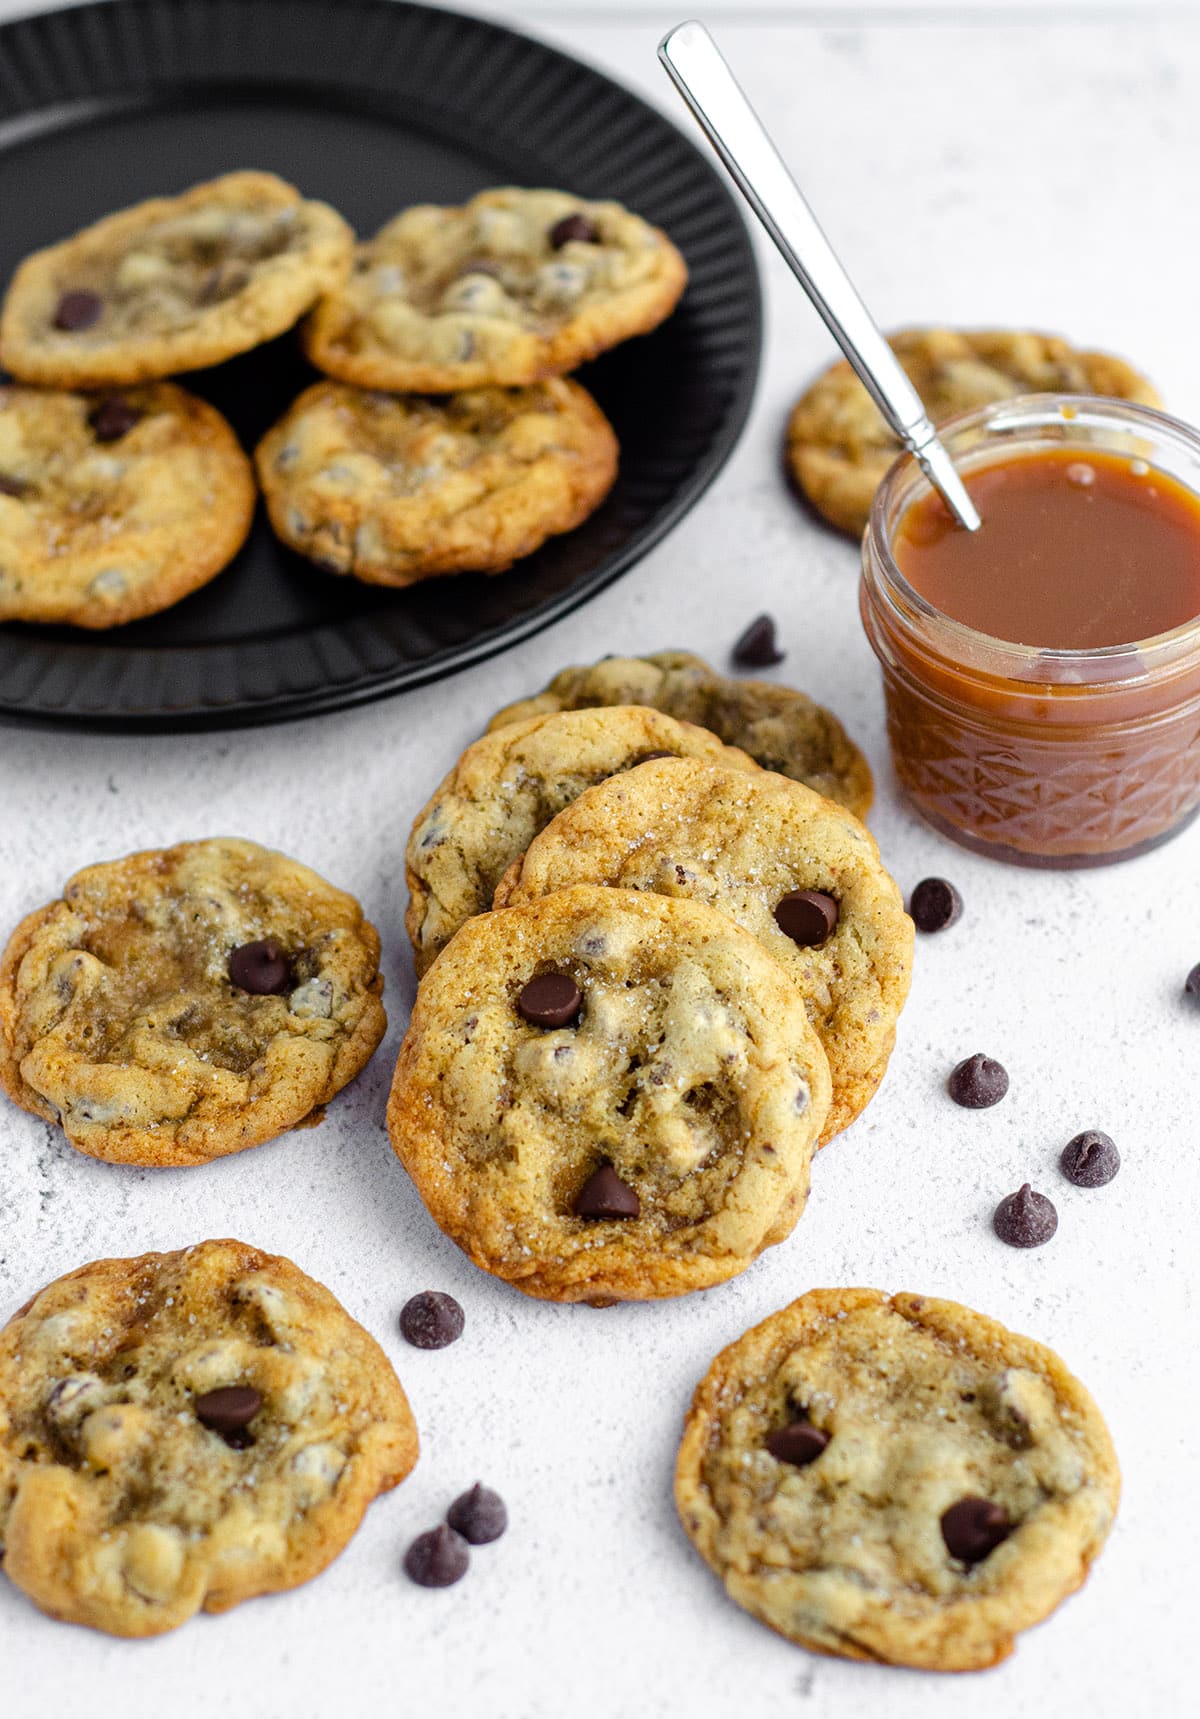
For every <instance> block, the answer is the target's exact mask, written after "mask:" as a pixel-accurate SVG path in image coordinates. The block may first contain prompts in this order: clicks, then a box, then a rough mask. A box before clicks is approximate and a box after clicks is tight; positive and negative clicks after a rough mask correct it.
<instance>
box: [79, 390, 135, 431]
mask: <svg viewBox="0 0 1200 1719" xmlns="http://www.w3.org/2000/svg"><path fill="white" fill-rule="evenodd" d="M141 421H142V414H141V412H140V411H139V410H138V408H137V407H136V406H131V405H130V403H129V401H128V400H126V399H125V398H124V397H123V396H122V395H120V394H110V395H109V396H108V398H107V399H106V400H101V402H100V404H99V405H98V406H93V408H92V410H91V411H90V412H89V413H88V423H89V424H90V425H91V428H92V434H93V435H94V436H95V438H96V440H97V441H98V442H119V441H120V439H121V437H122V436H124V435H127V434H128V433H129V431H130V430H132V429H133V426H134V425H135V424H140V423H141Z"/></svg>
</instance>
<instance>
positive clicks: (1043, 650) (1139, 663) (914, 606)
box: [861, 396, 1200, 867]
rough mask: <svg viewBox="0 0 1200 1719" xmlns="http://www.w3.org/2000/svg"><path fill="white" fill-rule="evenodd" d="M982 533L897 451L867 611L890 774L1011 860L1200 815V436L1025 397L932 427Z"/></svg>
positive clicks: (879, 504) (946, 819)
mask: <svg viewBox="0 0 1200 1719" xmlns="http://www.w3.org/2000/svg"><path fill="white" fill-rule="evenodd" d="M942 435H943V440H944V441H945V442H946V444H947V446H948V448H949V450H950V452H951V454H952V456H953V457H954V459H955V461H956V463H957V465H958V467H959V470H960V472H961V474H962V476H963V478H964V481H965V482H966V484H967V488H968V490H969V491H970V493H971V496H972V499H973V500H974V501H975V503H976V505H977V507H978V508H979V511H980V514H981V517H982V519H983V521H984V523H983V525H982V527H981V528H980V530H979V531H978V532H974V533H969V532H965V531H962V530H961V528H959V527H958V526H956V525H955V524H954V522H953V520H951V519H950V517H949V515H948V514H947V513H946V510H945V508H944V506H943V504H942V503H941V501H940V500H939V498H938V497H937V496H936V495H935V494H934V493H933V492H932V491H931V489H930V487H929V485H928V482H927V480H926V479H925V478H924V476H923V475H922V473H921V472H920V469H919V467H918V466H917V465H916V463H915V462H914V461H912V460H911V459H909V458H907V457H904V458H902V459H901V460H899V461H897V463H896V465H895V466H893V467H892V470H891V471H890V472H889V474H888V476H887V477H886V478H885V479H884V482H883V484H882V485H881V486H880V489H879V492H878V493H877V495H876V498H875V503H874V506H873V509H872V514H871V520H870V523H869V525H868V527H867V532H866V536H865V538H864V541H863V580H862V587H861V607H862V615H863V622H864V626H865V628H866V631H867V636H868V638H869V640H870V642H871V645H872V647H873V648H874V650H875V653H876V655H877V657H878V658H879V661H880V665H881V667H882V670H883V681H884V691H885V696H886V700H887V714H888V738H889V742H890V745H891V750H892V757H893V761H894V763H895V767H896V772H897V775H898V777H899V780H900V783H901V785H902V786H903V788H904V789H905V790H906V792H907V794H908V796H909V798H910V799H911V800H912V802H913V804H914V805H915V806H916V808H917V810H918V811H920V812H921V813H922V815H923V816H924V817H925V818H926V819H927V820H928V821H929V822H930V823H932V824H933V825H934V826H935V827H937V828H938V829H940V830H941V831H943V832H944V833H945V834H947V835H949V836H951V837H953V838H954V839H955V840H957V841H959V842H961V843H963V844H964V845H966V846H968V847H971V848H974V849H976V850H977V851H981V852H984V853H988V854H991V855H994V856H995V857H996V858H1000V859H1007V860H1011V861H1015V862H1017V863H1020V864H1026V865H1041V866H1060V867H1067V866H1084V865H1101V864H1106V863H1108V862H1110V861H1113V860H1117V859H1122V858H1125V857H1128V856H1130V855H1132V854H1135V853H1139V852H1143V851H1144V850H1146V849H1147V848H1150V847H1153V846H1155V845H1157V843H1159V842H1161V841H1164V840H1166V839H1167V838H1168V837H1169V836H1171V835H1173V834H1174V833H1175V832H1176V831H1177V830H1179V829H1181V828H1182V827H1183V825H1184V824H1185V823H1186V822H1187V821H1188V820H1189V819H1190V818H1191V817H1192V816H1194V815H1195V813H1196V812H1197V811H1198V810H1200V436H1198V435H1197V434H1196V433H1195V432H1194V431H1192V430H1190V429H1188V428H1187V427H1186V426H1184V425H1182V424H1180V423H1178V422H1176V421H1175V420H1174V419H1171V418H1168V417H1166V416H1165V415H1164V414H1162V413H1159V412H1155V411H1153V410H1152V409H1150V408H1148V407H1142V406H1131V405H1127V404H1125V403H1123V402H1117V401H1108V400H1098V399H1086V398H1082V397H1080V398H1077V399H1072V398H1067V397H1059V396H1031V397H1029V398H1027V399H1023V400H1014V401H1004V402H1001V403H999V404H997V405H994V406H988V407H984V408H983V409H982V410H981V411H979V412H975V413H972V414H970V415H969V416H968V417H964V418H961V419H958V420H957V421H956V422H955V423H954V424H953V425H951V426H948V427H947V428H946V429H945V430H944V431H943V432H942Z"/></svg>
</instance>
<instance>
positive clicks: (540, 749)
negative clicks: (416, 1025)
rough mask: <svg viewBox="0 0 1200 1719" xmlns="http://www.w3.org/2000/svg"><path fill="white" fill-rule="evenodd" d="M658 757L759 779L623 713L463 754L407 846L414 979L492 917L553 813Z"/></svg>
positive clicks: (501, 739) (731, 752)
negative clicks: (709, 764)
mask: <svg viewBox="0 0 1200 1719" xmlns="http://www.w3.org/2000/svg"><path fill="white" fill-rule="evenodd" d="M659 752H669V753H672V754H674V755H675V756H677V757H681V758H711V759H712V760H713V761H714V762H715V763H722V764H729V765H733V766H734V767H735V768H736V769H739V770H754V771H757V769H758V766H757V765H756V764H755V763H754V760H753V759H752V758H750V757H748V756H747V755H746V754H745V753H743V752H738V751H737V750H736V749H734V748H732V747H729V746H724V745H722V743H721V742H720V741H719V740H718V739H717V738H716V736H715V735H713V734H710V733H709V732H708V730H707V729H704V728H697V727H696V726H695V724H693V723H690V722H677V721H676V720H675V719H674V718H673V717H670V716H666V715H664V714H663V713H662V712H661V711H657V710H649V709H646V708H644V707H639V706H629V705H621V706H610V707H608V708H606V709H597V710H579V711H562V712H551V713H548V714H547V715H544V716H534V717H530V718H529V719H528V720H527V721H525V722H515V723H512V724H510V725H509V726H507V727H505V728H503V729H498V730H496V732H495V733H492V734H485V735H484V736H483V738H482V739H481V740H477V741H476V742H475V743H474V745H472V746H468V748H467V750H466V751H465V752H464V753H463V755H462V757H461V758H460V759H459V760H458V763H457V764H456V765H455V766H454V768H453V769H452V770H451V771H450V773H449V775H448V776H447V777H446V778H445V780H444V781H443V782H442V783H441V785H440V786H439V787H438V789H437V791H436V793H435V794H434V795H433V797H432V799H431V800H430V801H429V803H428V804H427V805H426V806H424V807H423V808H422V810H421V811H420V812H418V813H417V816H416V819H415V821H414V823H413V828H412V834H411V835H410V837H409V840H408V848H407V851H406V854H405V869H406V872H407V876H408V888H409V904H408V911H407V913H406V915H405V927H406V929H407V931H408V935H409V938H410V940H411V942H412V946H413V957H414V960H415V962H416V968H417V972H418V974H420V973H423V972H424V971H425V969H426V968H427V967H428V966H429V964H430V962H431V961H432V960H433V959H434V957H435V956H436V955H437V954H438V952H439V950H441V949H443V948H444V947H445V945H446V944H447V943H448V942H449V940H450V938H451V937H452V936H453V935H454V933H455V932H456V931H457V930H458V928H459V926H460V925H463V924H465V923H466V921H467V920H468V919H470V918H471V917H472V915H473V914H476V913H484V912H486V911H487V909H488V908H489V907H491V905H492V897H493V896H494V894H495V891H496V886H497V885H498V884H499V882H500V880H501V878H502V877H503V875H504V873H505V870H506V869H507V867H508V866H509V865H510V864H511V863H512V861H513V860H515V859H516V858H517V857H518V856H519V855H520V854H521V853H523V852H524V850H525V849H526V848H527V847H528V846H529V844H530V842H531V841H533V839H534V837H535V836H536V835H537V833H538V831H539V830H541V829H543V828H544V827H545V826H546V825H547V824H548V823H549V822H550V820H551V818H553V817H554V816H555V814H556V813H558V812H560V811H561V810H562V809H563V807H564V806H567V805H569V804H570V803H571V801H572V800H573V799H575V797H576V795H578V794H581V793H582V792H583V791H584V789H585V788H588V787H590V786H591V785H592V784H593V783H596V782H600V781H603V780H604V779H605V778H606V777H608V776H613V775H615V774H616V773H617V772H619V771H627V770H631V769H633V768H634V767H635V766H638V765H640V764H641V763H642V762H643V760H644V759H645V758H646V757H647V755H653V754H655V753H659ZM572 881H576V880H572ZM577 881H580V882H582V881H583V880H582V879H579V880H577Z"/></svg>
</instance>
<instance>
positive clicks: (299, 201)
mask: <svg viewBox="0 0 1200 1719" xmlns="http://www.w3.org/2000/svg"><path fill="white" fill-rule="evenodd" d="M353 245H354V234H353V232H352V231H351V229H350V228H349V227H348V226H347V225H346V223H345V221H343V219H342V217H341V216H340V215H339V214H338V213H337V211H336V210H335V209H331V208H330V207H329V205H328V204H327V203H314V202H310V201H306V200H305V199H304V198H302V197H301V195H300V193H299V191H297V190H296V188H295V186H293V185H289V184H287V182H286V181H285V180H283V179H278V178H276V176H275V175H274V174H273V173H256V172H240V173H226V174H225V175H224V176H223V177H222V178H220V179H213V180H209V181H208V182H207V183H206V184H203V185H193V186H192V188H191V189H190V190H188V191H185V192H184V193H183V194H182V195H181V196H178V197H152V198H151V199H150V200H149V201H148V202H145V203H138V204H136V205H135V206H134V207H133V208H129V209H122V210H120V211H119V212H118V213H117V214H114V215H106V216H105V217H104V219H103V220H101V221H97V222H96V223H95V224H94V225H93V226H91V227H85V228H84V229H83V231H82V232H79V233H76V234H74V236H73V237H71V238H69V239H64V240H63V241H62V242H61V243H60V244H57V245H51V246H50V247H49V249H47V250H44V251H36V252H35V253H34V254H33V256H31V257H27V258H26V259H25V261H24V262H23V263H22V264H21V266H20V268H19V269H18V270H17V272H16V274H15V275H14V276H13V279H12V284H11V286H10V287H9V289H8V294H7V296H6V298H5V300H4V306H3V309H2V310H0V364H3V366H4V367H5V368H6V369H7V370H10V371H11V372H12V374H13V375H14V376H16V377H18V378H19V379H20V380H21V381H22V382H36V383H39V384H42V385H46V384H49V385H50V386H51V387H56V388H108V387H113V386H117V387H123V386H125V385H126V384H128V383H131V382H144V381H147V380H150V379H152V378H155V377H160V376H174V375H177V374H178V373H179V372H180V371H183V370H199V369H201V368H202V367H204V366H206V365H210V364H220V363H222V362H223V361H224V360H225V359H227V358H232V357H234V356H235V354H237V353H239V352H248V351H249V350H250V348H251V347H254V346H259V345H261V344H262V342H263V341H266V340H272V339H274V337H275V336H276V335H278V334H282V333H283V332H284V331H285V330H286V329H289V328H291V326H292V324H293V323H295V322H296V321H297V320H298V319H299V318H300V317H301V316H303V315H304V313H305V311H306V310H308V308H309V307H310V305H312V304H313V303H314V302H315V301H316V299H317V298H319V297H320V295H321V294H322V293H326V292H332V291H334V289H335V288H336V287H338V286H340V284H341V283H342V281H344V280H345V278H346V276H347V274H348V273H349V270H350V257H351V251H352V249H353Z"/></svg>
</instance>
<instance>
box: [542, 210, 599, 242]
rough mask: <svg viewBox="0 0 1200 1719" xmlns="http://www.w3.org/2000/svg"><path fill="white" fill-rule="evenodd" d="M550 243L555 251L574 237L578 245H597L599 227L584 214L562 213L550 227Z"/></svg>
mask: <svg viewBox="0 0 1200 1719" xmlns="http://www.w3.org/2000/svg"><path fill="white" fill-rule="evenodd" d="M549 236H550V243H551V245H553V247H554V249H555V250H556V251H561V250H562V248H563V246H564V245H569V244H570V243H571V240H572V239H574V240H575V242H576V244H578V245H598V244H599V243H600V229H599V227H598V226H597V225H596V223H595V222H594V221H591V220H589V219H588V217H587V216H586V215H578V214H577V215H564V216H563V218H562V220H561V221H556V222H555V223H554V225H553V226H552V227H551V229H550V235H549Z"/></svg>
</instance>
